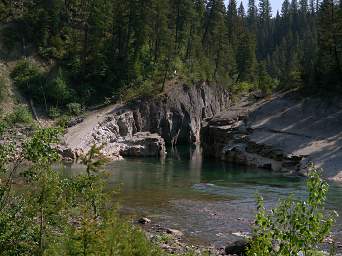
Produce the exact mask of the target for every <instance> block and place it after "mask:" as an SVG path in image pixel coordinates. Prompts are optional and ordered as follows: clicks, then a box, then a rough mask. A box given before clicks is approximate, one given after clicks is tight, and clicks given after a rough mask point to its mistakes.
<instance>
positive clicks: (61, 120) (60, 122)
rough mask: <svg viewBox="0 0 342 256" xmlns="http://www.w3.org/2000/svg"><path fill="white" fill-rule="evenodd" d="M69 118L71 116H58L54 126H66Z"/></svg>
mask: <svg viewBox="0 0 342 256" xmlns="http://www.w3.org/2000/svg"><path fill="white" fill-rule="evenodd" d="M70 120H71V117H70V116H68V115H62V116H61V117H59V118H58V119H57V121H56V126H58V127H62V128H67V126H68V124H69V122H70Z"/></svg>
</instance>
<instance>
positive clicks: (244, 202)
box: [66, 147, 342, 246]
mask: <svg viewBox="0 0 342 256" xmlns="http://www.w3.org/2000/svg"><path fill="white" fill-rule="evenodd" d="M168 152H169V154H168V156H167V157H166V158H165V159H155V158H143V159H142V158H139V159H137V158H128V159H125V160H122V161H116V162H112V163H110V164H109V165H108V167H107V169H108V171H109V172H110V174H111V176H110V177H109V184H110V186H120V187H121V189H120V191H121V193H120V194H119V195H118V196H117V197H116V198H114V199H113V200H118V201H119V202H120V204H121V205H122V207H123V212H124V213H127V214H132V215H136V216H142V215H144V216H148V217H150V218H151V219H152V221H153V222H154V223H161V224H162V225H163V226H166V227H171V228H176V229H179V230H182V231H183V232H185V233H186V234H187V235H188V236H189V237H192V238H194V239H196V241H201V242H204V243H211V244H215V245H217V246H220V245H222V244H224V243H226V242H227V241H231V240H234V239H236V237H235V236H234V235H232V233H235V232H247V231H249V229H250V224H251V222H252V221H253V218H254V215H255V197H256V193H257V192H258V193H261V194H262V195H263V197H264V199H265V201H266V206H271V205H274V204H275V203H276V202H277V201H278V200H279V198H282V197H286V196H288V195H289V194H295V195H296V196H298V197H301V198H303V197H305V179H303V178H298V177H289V176H284V175H281V174H279V173H274V172H270V171H265V170H260V169H253V168H245V167H242V166H236V165H231V164H226V163H223V162H221V161H214V160H207V159H203V158H202V153H201V149H200V148H199V147H177V148H173V149H169V150H168ZM82 169H83V167H82V166H79V165H73V166H69V167H67V168H66V171H67V172H69V171H70V170H71V171H72V173H77V172H79V171H82ZM69 173H70V172H69ZM341 198H342V186H340V185H339V184H333V183H332V184H330V192H329V196H328V203H327V206H328V208H329V209H334V210H336V211H338V212H339V213H340V215H341V214H342V204H341ZM336 232H337V235H338V236H339V237H341V240H342V220H341V217H339V219H338V223H337V225H336Z"/></svg>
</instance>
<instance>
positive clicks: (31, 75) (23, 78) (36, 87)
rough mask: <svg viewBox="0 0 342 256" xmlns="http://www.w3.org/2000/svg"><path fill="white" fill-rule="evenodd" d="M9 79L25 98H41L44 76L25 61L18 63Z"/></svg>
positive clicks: (35, 67)
mask: <svg viewBox="0 0 342 256" xmlns="http://www.w3.org/2000/svg"><path fill="white" fill-rule="evenodd" d="M11 77H12V79H13V81H14V84H15V85H16V86H17V87H18V88H19V89H20V90H21V91H22V92H23V93H24V94H26V95H27V96H30V97H34V98H37V99H39V100H40V99H41V98H42V88H43V83H44V76H43V73H42V71H41V70H40V69H39V68H38V67H37V66H36V65H34V64H33V63H31V62H29V61H27V60H21V61H19V62H18V64H17V65H16V67H15V68H14V70H13V72H12V73H11Z"/></svg>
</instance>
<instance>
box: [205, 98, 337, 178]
mask: <svg viewBox="0 0 342 256" xmlns="http://www.w3.org/2000/svg"><path fill="white" fill-rule="evenodd" d="M341 109H342V106H341V101H340V100H338V99H336V100H333V99H332V100H330V101H329V102H324V101H322V100H321V99H314V98H306V99H305V98H303V97H302V96H301V95H298V93H296V92H287V93H279V94H275V95H273V96H272V97H269V98H266V99H261V100H260V99H253V100H251V99H250V98H247V97H246V98H244V99H242V100H241V101H240V102H238V103H237V104H234V105H232V106H231V107H230V108H229V109H228V110H227V111H225V112H223V113H220V114H219V115H217V116H215V117H214V118H212V119H210V120H207V122H206V124H204V127H203V129H202V132H201V140H202V146H203V152H204V154H205V155H206V156H207V157H215V158H220V159H222V160H224V161H228V162H233V163H238V164H244V165H248V166H255V167H260V168H265V169H270V170H274V171H281V172H291V173H296V174H302V175H305V174H306V171H307V168H306V167H307V165H308V163H309V162H313V163H314V164H315V165H316V166H317V167H322V168H323V169H324V176H326V177H327V178H330V179H334V180H342V178H341V177H342V160H341V159H342V150H341V148H342V111H341Z"/></svg>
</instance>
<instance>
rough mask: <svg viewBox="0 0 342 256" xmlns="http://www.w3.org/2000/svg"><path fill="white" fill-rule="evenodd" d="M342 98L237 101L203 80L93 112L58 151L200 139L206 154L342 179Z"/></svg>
mask: <svg viewBox="0 0 342 256" xmlns="http://www.w3.org/2000/svg"><path fill="white" fill-rule="evenodd" d="M340 109H341V106H340V103H339V101H334V102H330V103H328V102H323V101H322V100H318V99H314V98H306V99H303V98H301V97H300V95H299V94H298V93H297V92H294V91H292V92H286V93H277V94H274V95H272V96H269V97H266V98H260V97H256V96H253V95H246V96H244V97H242V98H240V99H239V100H235V101H234V102H232V101H231V97H230V94H229V92H228V90H226V89H224V88H223V87H220V86H214V85H208V84H206V83H201V84H197V85H193V86H188V85H185V84H178V85H174V86H173V87H171V88H168V90H167V91H166V92H165V93H163V94H161V95H157V96H155V97H153V98H150V99H139V100H135V101H133V102H130V103H128V104H116V105H111V106H108V107H106V108H104V109H101V110H96V111H94V112H92V113H90V114H89V115H88V116H87V117H86V118H85V119H84V120H83V121H82V122H81V123H79V124H76V125H75V126H73V127H71V128H69V129H68V132H67V134H66V135H65V137H64V141H65V143H64V145H63V146H62V147H61V148H60V152H61V154H62V155H64V156H65V157H66V158H68V159H76V158H77V156H78V155H80V154H82V152H85V151H87V150H88V149H89V148H90V146H91V145H93V144H97V145H102V144H103V145H104V148H103V151H104V153H105V154H106V155H107V156H109V157H111V158H112V159H114V160H115V159H121V158H122V157H125V156H136V157H139V156H142V157H146V156H164V155H165V154H166V145H172V146H173V145H177V144H193V143H201V145H202V147H203V152H204V156H206V157H208V158H218V159H221V160H224V161H227V162H231V163H237V164H242V165H247V166H253V167H258V168H263V169H268V170H272V171H277V172H284V173H292V174H296V175H298V174H300V175H305V173H306V170H307V167H308V163H310V162H313V163H315V164H316V165H317V166H318V167H323V168H324V169H325V170H326V171H325V176H326V177H328V178H330V179H333V180H341V179H342V174H341V172H342V161H341V159H342V151H341V146H342V144H341V143H342V135H341V134H342V112H341V111H340Z"/></svg>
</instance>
